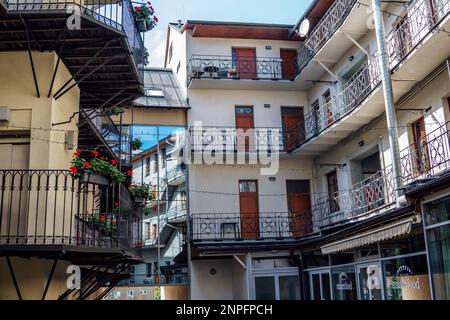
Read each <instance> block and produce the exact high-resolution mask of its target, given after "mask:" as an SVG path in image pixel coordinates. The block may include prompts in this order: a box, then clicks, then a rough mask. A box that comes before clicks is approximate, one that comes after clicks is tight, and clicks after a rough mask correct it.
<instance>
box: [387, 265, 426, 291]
mask: <svg viewBox="0 0 450 320" xmlns="http://www.w3.org/2000/svg"><path fill="white" fill-rule="evenodd" d="M391 288H392V289H415V290H420V279H419V277H413V272H412V270H411V268H409V267H408V266H405V265H403V266H400V267H399V268H398V269H397V272H396V277H394V279H393V280H392V281H391Z"/></svg>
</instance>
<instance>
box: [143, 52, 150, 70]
mask: <svg viewBox="0 0 450 320" xmlns="http://www.w3.org/2000/svg"><path fill="white" fill-rule="evenodd" d="M149 57H150V53H149V52H148V49H147V48H144V65H145V66H146V65H148V64H149V63H150V61H149V60H148V59H149Z"/></svg>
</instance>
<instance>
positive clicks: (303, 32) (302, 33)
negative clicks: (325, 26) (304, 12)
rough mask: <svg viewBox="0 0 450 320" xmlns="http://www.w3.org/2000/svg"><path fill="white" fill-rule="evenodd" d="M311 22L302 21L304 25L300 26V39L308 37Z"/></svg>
mask: <svg viewBox="0 0 450 320" xmlns="http://www.w3.org/2000/svg"><path fill="white" fill-rule="evenodd" d="M309 27H310V24H309V20H308V19H305V20H303V21H302V23H301V24H300V27H299V28H298V34H299V35H300V37H302V38H304V37H306V36H307V35H308V32H309Z"/></svg>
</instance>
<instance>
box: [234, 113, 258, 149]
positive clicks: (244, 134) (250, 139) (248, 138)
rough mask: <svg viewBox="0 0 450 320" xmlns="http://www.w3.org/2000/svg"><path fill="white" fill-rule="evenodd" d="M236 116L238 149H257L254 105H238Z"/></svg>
mask: <svg viewBox="0 0 450 320" xmlns="http://www.w3.org/2000/svg"><path fill="white" fill-rule="evenodd" d="M235 117H236V130H237V134H236V146H237V150H239V151H244V150H246V151H248V150H255V136H254V129H255V122H254V115H253V107H236V108H235Z"/></svg>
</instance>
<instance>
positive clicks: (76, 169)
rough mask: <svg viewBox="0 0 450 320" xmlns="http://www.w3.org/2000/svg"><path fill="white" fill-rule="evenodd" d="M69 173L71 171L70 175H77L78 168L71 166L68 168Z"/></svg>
mask: <svg viewBox="0 0 450 320" xmlns="http://www.w3.org/2000/svg"><path fill="white" fill-rule="evenodd" d="M70 171H72V173H77V172H78V168H77V167H76V166H71V167H70Z"/></svg>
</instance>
